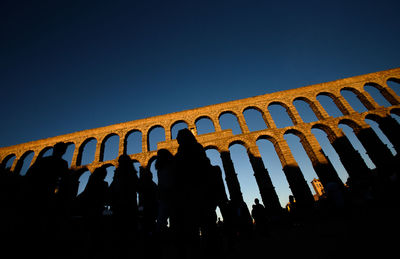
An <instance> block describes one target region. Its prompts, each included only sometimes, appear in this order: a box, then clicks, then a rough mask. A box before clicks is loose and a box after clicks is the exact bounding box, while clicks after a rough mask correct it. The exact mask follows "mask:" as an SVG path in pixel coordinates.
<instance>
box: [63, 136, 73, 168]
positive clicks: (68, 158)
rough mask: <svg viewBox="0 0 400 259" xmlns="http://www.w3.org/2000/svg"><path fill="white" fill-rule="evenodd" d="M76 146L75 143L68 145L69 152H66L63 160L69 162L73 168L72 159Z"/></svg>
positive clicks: (69, 165)
mask: <svg viewBox="0 0 400 259" xmlns="http://www.w3.org/2000/svg"><path fill="white" fill-rule="evenodd" d="M74 151H75V144H74V143H73V142H69V143H67V150H66V151H65V153H64V155H63V156H62V158H63V159H64V160H65V161H67V163H68V167H71V163H72V157H73V156H74Z"/></svg>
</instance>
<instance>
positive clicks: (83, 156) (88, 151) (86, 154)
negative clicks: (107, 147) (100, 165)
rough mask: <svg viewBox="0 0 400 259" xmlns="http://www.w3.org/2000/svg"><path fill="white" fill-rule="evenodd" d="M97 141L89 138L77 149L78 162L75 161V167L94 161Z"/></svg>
mask: <svg viewBox="0 0 400 259" xmlns="http://www.w3.org/2000/svg"><path fill="white" fill-rule="evenodd" d="M96 147H97V139H95V138H89V139H87V140H85V141H84V142H83V144H82V145H81V147H80V148H79V150H80V151H79V153H80V161H77V165H78V166H79V165H88V164H91V163H92V162H93V161H94V158H95V155H96Z"/></svg>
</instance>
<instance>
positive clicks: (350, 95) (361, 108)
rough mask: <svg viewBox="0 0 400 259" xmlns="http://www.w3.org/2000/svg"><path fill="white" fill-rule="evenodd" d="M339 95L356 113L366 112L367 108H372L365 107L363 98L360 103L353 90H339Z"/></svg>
mask: <svg viewBox="0 0 400 259" xmlns="http://www.w3.org/2000/svg"><path fill="white" fill-rule="evenodd" d="M340 94H341V95H342V96H343V98H344V99H345V100H346V101H347V102H348V103H349V104H350V106H351V107H352V108H353V110H355V111H356V112H359V113H362V112H365V111H367V110H368V106H370V107H371V108H372V105H371V104H368V105H366V102H367V100H366V99H365V98H364V99H365V100H364V101H362V100H361V99H360V97H359V96H358V95H357V94H356V93H355V92H354V90H350V89H342V90H340Z"/></svg>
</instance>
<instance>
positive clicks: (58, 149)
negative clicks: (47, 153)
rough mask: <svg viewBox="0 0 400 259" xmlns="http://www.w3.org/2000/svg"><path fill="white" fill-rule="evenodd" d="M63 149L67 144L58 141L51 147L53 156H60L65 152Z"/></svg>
mask: <svg viewBox="0 0 400 259" xmlns="http://www.w3.org/2000/svg"><path fill="white" fill-rule="evenodd" d="M65 151H67V144H65V143H64V142H58V143H57V144H55V145H54V147H53V156H55V157H60V158H61V157H62V156H63V155H64V154H65Z"/></svg>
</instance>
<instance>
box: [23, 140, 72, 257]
mask: <svg viewBox="0 0 400 259" xmlns="http://www.w3.org/2000/svg"><path fill="white" fill-rule="evenodd" d="M66 149H67V145H66V144H65V143H62V142H60V143H57V144H55V145H54V147H53V154H52V155H51V156H48V157H43V158H38V159H37V161H36V162H35V163H34V164H33V165H32V166H31V167H30V168H29V169H28V171H27V173H26V175H25V177H24V180H25V181H26V186H25V187H26V190H25V199H24V200H25V214H24V215H25V216H26V217H25V219H26V224H27V225H26V231H27V233H26V235H27V238H26V239H27V240H32V241H33V242H32V243H31V245H32V247H33V248H32V251H34V250H36V249H38V247H37V246H38V244H39V243H41V242H42V243H47V244H48V245H49V246H50V247H53V245H52V242H53V241H54V238H53V235H54V233H55V232H56V231H57V230H58V229H57V228H58V227H59V224H58V217H59V216H60V215H59V212H60V210H59V207H57V206H58V205H57V203H56V201H57V192H58V190H59V187H60V183H61V181H62V180H63V178H64V177H66V175H68V172H69V169H68V163H67V161H65V160H64V159H63V158H62V156H63V155H64V153H65V151H66ZM36 242H37V243H36ZM43 252H44V251H38V253H43ZM46 252H47V253H49V254H50V253H52V251H50V250H46Z"/></svg>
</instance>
